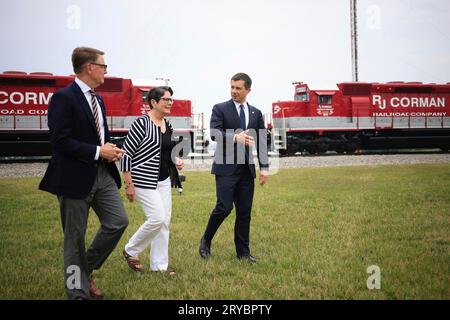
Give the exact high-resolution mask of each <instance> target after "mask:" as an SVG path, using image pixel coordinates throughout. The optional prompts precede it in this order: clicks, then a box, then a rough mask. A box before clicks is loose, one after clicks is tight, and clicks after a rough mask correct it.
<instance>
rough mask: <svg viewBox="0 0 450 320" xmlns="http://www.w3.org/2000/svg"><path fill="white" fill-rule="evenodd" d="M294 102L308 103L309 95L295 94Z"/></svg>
mask: <svg viewBox="0 0 450 320" xmlns="http://www.w3.org/2000/svg"><path fill="white" fill-rule="evenodd" d="M294 100H295V101H309V93H307V92H305V93H300V94H296V95H295V97H294Z"/></svg>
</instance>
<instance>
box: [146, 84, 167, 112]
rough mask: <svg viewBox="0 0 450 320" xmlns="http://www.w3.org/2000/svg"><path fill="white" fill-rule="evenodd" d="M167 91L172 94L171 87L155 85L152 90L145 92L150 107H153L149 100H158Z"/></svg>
mask: <svg viewBox="0 0 450 320" xmlns="http://www.w3.org/2000/svg"><path fill="white" fill-rule="evenodd" d="M167 91H169V92H170V95H171V96H172V95H173V90H172V88H171V87H168V86H163V87H155V88H153V89H152V90H150V91H149V93H148V94H147V102H148V106H149V107H150V109H153V107H152V104H151V101H152V100H155V101H156V102H159V100H161V98H162V97H163V96H164V94H165V93H166V92H167Z"/></svg>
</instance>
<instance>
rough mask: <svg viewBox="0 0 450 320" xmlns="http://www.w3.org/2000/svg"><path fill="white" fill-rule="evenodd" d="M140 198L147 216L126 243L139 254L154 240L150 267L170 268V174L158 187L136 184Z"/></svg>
mask: <svg viewBox="0 0 450 320" xmlns="http://www.w3.org/2000/svg"><path fill="white" fill-rule="evenodd" d="M135 190H136V199H137V200H138V201H139V203H140V204H141V206H142V209H144V213H145V215H146V216H147V221H145V222H144V223H143V224H142V225H141V226H140V227H139V229H138V230H137V231H136V233H135V234H134V235H133V236H132V237H131V239H130V240H129V241H128V243H127V245H126V246H125V251H126V252H127V253H128V254H129V255H131V256H137V255H139V254H140V253H141V252H142V251H144V250H145V248H147V247H148V246H149V245H150V244H151V246H150V270H152V271H166V270H167V267H168V265H169V224H170V216H171V211H172V192H171V188H170V178H167V179H166V180H164V181H159V182H158V186H157V187H156V190H152V189H143V188H135Z"/></svg>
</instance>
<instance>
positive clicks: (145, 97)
mask: <svg viewBox="0 0 450 320" xmlns="http://www.w3.org/2000/svg"><path fill="white" fill-rule="evenodd" d="M147 95H148V91H142V101H143V102H146V101H147Z"/></svg>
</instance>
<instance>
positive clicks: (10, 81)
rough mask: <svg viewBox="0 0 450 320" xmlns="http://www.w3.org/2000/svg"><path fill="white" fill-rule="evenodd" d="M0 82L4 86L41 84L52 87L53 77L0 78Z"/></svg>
mask: <svg viewBox="0 0 450 320" xmlns="http://www.w3.org/2000/svg"><path fill="white" fill-rule="evenodd" d="M0 84H1V85H4V86H42V87H54V86H55V85H56V80H55V79H24V78H1V79H0Z"/></svg>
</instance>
